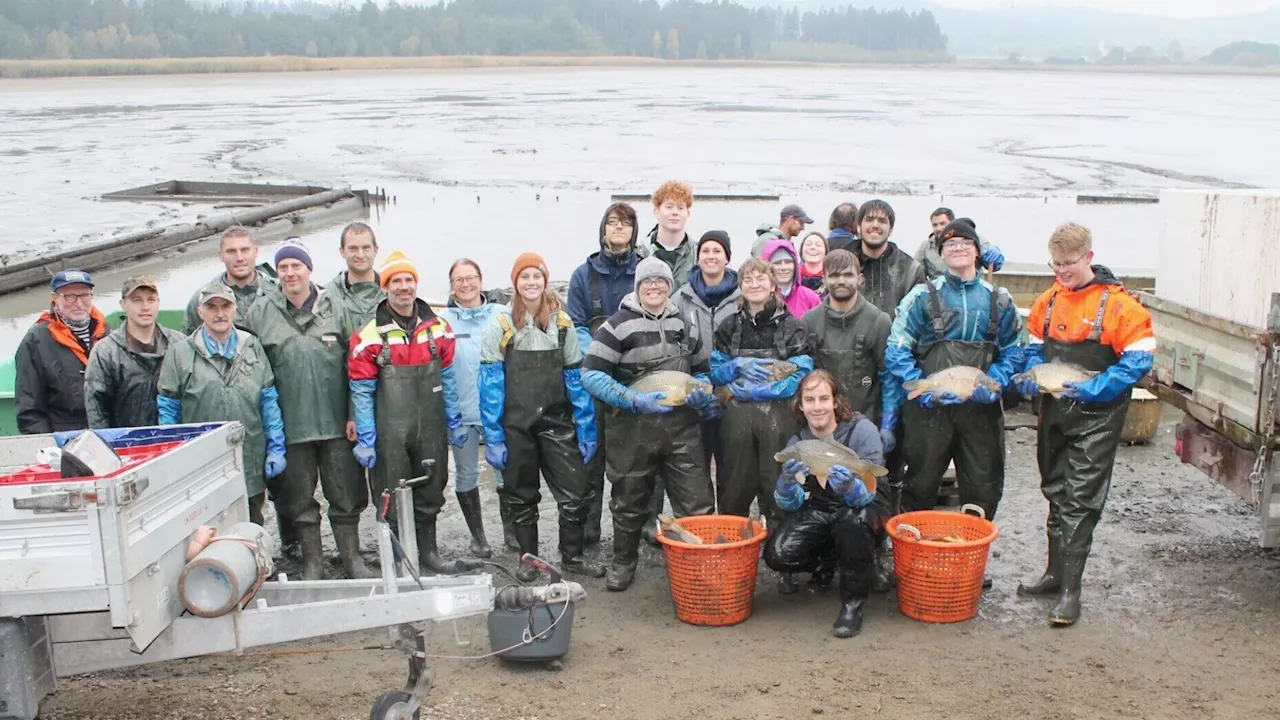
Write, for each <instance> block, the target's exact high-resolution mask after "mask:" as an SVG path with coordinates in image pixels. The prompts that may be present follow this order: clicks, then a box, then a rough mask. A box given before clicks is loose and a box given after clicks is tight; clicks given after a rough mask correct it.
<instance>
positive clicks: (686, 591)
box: [658, 515, 768, 626]
mask: <svg viewBox="0 0 1280 720" xmlns="http://www.w3.org/2000/svg"><path fill="white" fill-rule="evenodd" d="M746 523H747V518H744V517H741V516H738V515H694V516H689V517H684V518H680V526H681V527H683V528H684V529H686V530H688V531H689V532H691V533H693V534H694V535H697V536H698V537H700V538H702V540H703V542H705V543H707V544H705V545H694V544H691V543H685V542H680V541H679V540H675V539H673V538H670V537H667V536H666V535H665V534H664V533H658V542H660V543H662V548H663V551H664V552H665V554H666V557H667V581H668V583H670V585H671V601H672V602H673V603H675V606H676V618H677V619H679V620H680V621H681V622H686V623H689V624H690V625H710V626H724V625H737V624H738V623H740V622H743V621H744V620H746V619H747V618H749V617H751V608H752V603H753V601H754V600H755V594H756V568H757V567H758V566H759V563H760V545H761V543H763V542H764V538H765V536H766V535H767V534H768V533H767V532H766V530H765V527H764V524H763V523H761V522H760V521H758V520H757V521H755V526H756V533H755V535H753V536H752V537H751V539H749V540H738V541H736V542H731V543H721V544H716V542H715V540H716V537H717V536H720V535H724V536H725V537H730V538H737V537H741V536H742V531H743V529H744V527H745V525H746Z"/></svg>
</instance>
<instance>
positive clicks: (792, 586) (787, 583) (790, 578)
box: [778, 573, 800, 595]
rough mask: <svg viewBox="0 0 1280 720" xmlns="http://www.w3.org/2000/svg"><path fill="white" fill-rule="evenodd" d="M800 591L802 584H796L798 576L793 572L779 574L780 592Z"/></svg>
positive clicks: (790, 593)
mask: <svg viewBox="0 0 1280 720" xmlns="http://www.w3.org/2000/svg"><path fill="white" fill-rule="evenodd" d="M799 591H800V586H799V585H797V584H796V576H795V574H793V573H779V574H778V594H779V595H794V594H796V593H797V592H799Z"/></svg>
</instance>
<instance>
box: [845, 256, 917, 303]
mask: <svg viewBox="0 0 1280 720" xmlns="http://www.w3.org/2000/svg"><path fill="white" fill-rule="evenodd" d="M886 243H887V244H888V246H889V247H888V248H886V249H885V251H884V254H883V255H881V256H880V257H878V258H873V257H871V256H869V255H867V254H866V253H865V252H864V251H863V249H862V243H861V242H859V243H858V244H857V245H855V246H854V248H853V250H854V253H855V254H856V255H857V256H858V262H859V263H861V265H862V277H863V284H862V295H863V296H864V297H866V298H867V300H869V301H871V304H872V305H875V306H876V307H878V308H880V309H881V310H883V311H884V312H885V313H887V314H888V315H889V318H890V319H892V318H893V317H894V315H895V314H896V313H897V311H898V305H899V304H901V303H902V299H903V298H905V297H906V296H907V293H908V292H910V290H911V288H913V287H915V286H917V285H919V284H920V283H922V282H924V281H925V276H924V266H923V265H921V264H920V263H918V262H916V261H915V259H914V258H912V257H911V256H910V255H908V254H906V253H905V252H903V251H902V249H901V248H899V247H898V246H897V245H895V244H894V243H893V242H892V241H886Z"/></svg>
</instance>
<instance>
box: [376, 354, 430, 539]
mask: <svg viewBox="0 0 1280 720" xmlns="http://www.w3.org/2000/svg"><path fill="white" fill-rule="evenodd" d="M428 343H429V347H430V352H431V358H432V359H431V362H429V363H426V364H424V365H392V364H391V345H390V344H389V343H388V341H387V338H386V336H383V338H382V348H383V352H382V354H381V355H379V356H378V364H379V365H380V368H379V370H378V390H377V393H376V394H375V395H374V420H375V422H376V423H377V428H378V442H377V452H378V462H377V464H376V465H374V466H373V472H372V474H371V475H372V481H373V484H374V488H373V490H374V495H375V496H379V495H381V494H382V491H383V490H384V489H388V490H391V489H394V488H395V487H396V485H397V483H398V482H399V481H400V480H402V479H403V480H407V479H410V478H415V477H419V476H421V475H424V474H426V475H430V478H429V480H428V481H427V482H425V483H422V484H420V485H418V486H416V487H415V488H414V489H413V515H414V521H415V523H416V524H417V529H418V534H419V536H420V537H421V536H422V534H423V532H424V528H428V527H429V528H430V531H431V535H432V537H433V538H434V536H435V524H436V515H439V514H440V510H441V508H443V507H444V486H445V483H446V482H447V481H448V479H449V450H448V444H449V441H448V434H447V430H446V429H445V416H444V382H443V380H442V378H441V375H440V355H439V352H438V351H437V349H436V340H435V338H434V337H432V338H431V339H430V340H429V341H428ZM424 460H435V463H436V464H435V466H434V467H432V468H431V470H430V471H429V472H428V471H426V470H424V469H423V467H422V462H423V461H424ZM433 545H434V543H433ZM418 551H419V554H420V555H421V554H425V552H426V551H425V549H424V548H423V547H422V543H421V542H419V545H418Z"/></svg>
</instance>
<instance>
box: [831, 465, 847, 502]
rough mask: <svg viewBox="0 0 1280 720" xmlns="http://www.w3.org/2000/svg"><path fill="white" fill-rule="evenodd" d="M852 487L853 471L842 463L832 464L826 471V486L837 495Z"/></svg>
mask: <svg viewBox="0 0 1280 720" xmlns="http://www.w3.org/2000/svg"><path fill="white" fill-rule="evenodd" d="M851 487H853V473H851V472H849V468H847V467H845V466H843V465H832V466H831V469H830V470H828V471H827V488H828V489H830V490H831V492H834V493H835V494H837V495H844V494H845V493H847V492H849V488H851Z"/></svg>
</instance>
